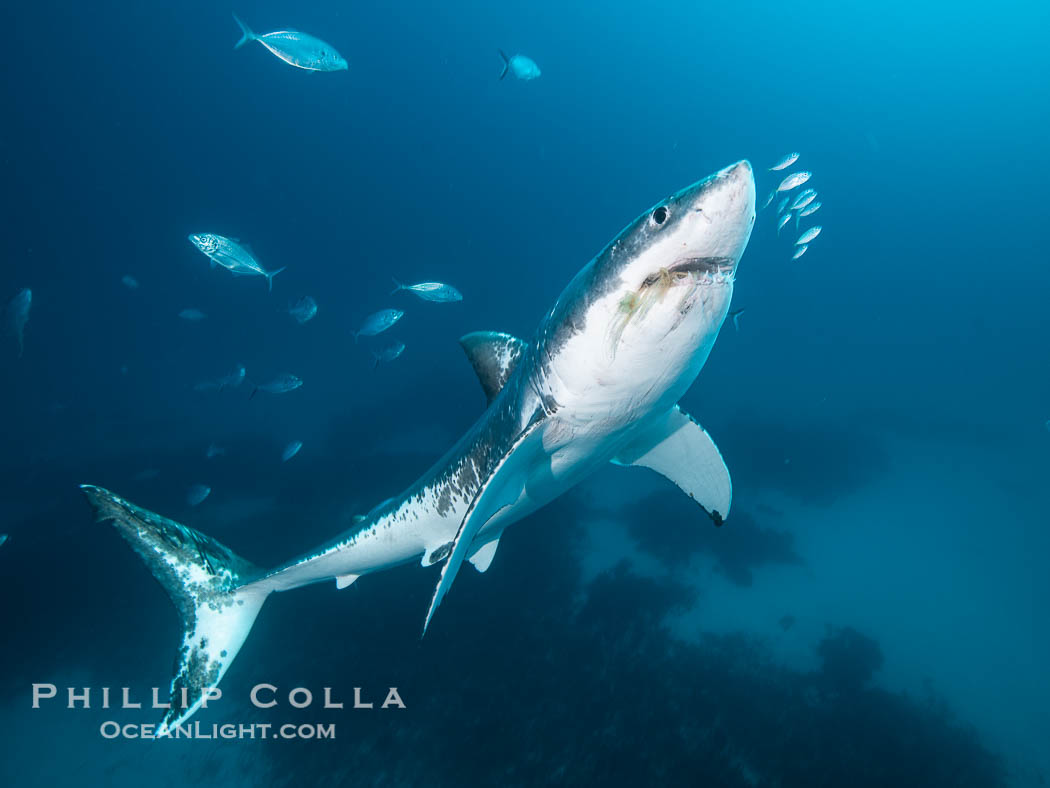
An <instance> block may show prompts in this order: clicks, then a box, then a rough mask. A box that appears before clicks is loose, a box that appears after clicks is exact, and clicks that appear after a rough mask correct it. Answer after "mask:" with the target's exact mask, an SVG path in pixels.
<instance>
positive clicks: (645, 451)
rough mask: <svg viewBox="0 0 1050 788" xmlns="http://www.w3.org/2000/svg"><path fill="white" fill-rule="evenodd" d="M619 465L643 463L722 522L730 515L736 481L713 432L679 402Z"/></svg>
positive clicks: (636, 441) (622, 454)
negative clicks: (733, 480) (709, 432)
mask: <svg viewBox="0 0 1050 788" xmlns="http://www.w3.org/2000/svg"><path fill="white" fill-rule="evenodd" d="M613 462H615V463H616V464H617V465H641V466H643V467H645V468H651V469H652V470H654V471H656V472H657V473H659V474H662V475H663V476H665V477H667V478H668V479H670V480H671V481H672V482H674V483H675V484H676V485H678V487H679V488H680V489H681V490H682V492H684V493H685V494H686V495H688V496H689V497H690V498H692V499H693V500H694V501H696V502H697V503H698V504H700V506H702V507H703V508H704V511H706V512H707V513H708V515H710V517H711V519H712V520H714V522H715V525H721V524H722V521H723V520H725V518H726V517H727V516H728V515H729V506H730V504H731V503H732V500H733V484H732V481H731V480H730V478H729V469H728V468H726V464H725V461H724V460H723V459H722V454H721V453H720V452H719V451H718V447H717V446H715V443H714V441H713V440H711V436H710V435H708V434H707V432H706V431H705V430H704V428H703V427H701V426H700V425H699V424H697V423H696V422H695V421H693V419H692V417H691V416H689V415H688V414H687V413H684V412H682V410H681V409H680V408H679V407H678V406H677V405H676V406H675V407H673V408H672V409H671V410H669V411H668V412H667V415H666V417H664V418H661V419H660V420H659V421H658V422H657V423H655V424H654V425H652V426H651V427H650V428H649V429H648V430H646V431H645V432H643V433H642V434H641V435H639V436H638V437H636V438H635V439H634V440H633V441H632V442H631V443H630V444H628V445H627V446H626V447H624V448H623V449H622V450H621V451H620V453H619V455H618V456H617V457H616V459H614V460H613Z"/></svg>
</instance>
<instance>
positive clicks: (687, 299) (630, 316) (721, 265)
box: [609, 257, 736, 358]
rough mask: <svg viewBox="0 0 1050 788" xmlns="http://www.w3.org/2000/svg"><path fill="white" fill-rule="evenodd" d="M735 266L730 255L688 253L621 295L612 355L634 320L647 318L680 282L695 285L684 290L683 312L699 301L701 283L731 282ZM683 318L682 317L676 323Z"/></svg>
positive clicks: (612, 333) (611, 340) (612, 329)
mask: <svg viewBox="0 0 1050 788" xmlns="http://www.w3.org/2000/svg"><path fill="white" fill-rule="evenodd" d="M735 266H736V263H735V261H734V260H733V259H732V258H730V257H687V258H683V259H681V260H678V261H676V262H675V263H673V264H672V265H670V266H668V267H667V268H661V269H660V270H659V271H656V272H654V273H652V274H650V275H649V276H647V277H646V278H645V279H644V280H643V281H642V284H641V286H640V287H639V288H638V289H637V290H629V291H627V292H626V293H625V294H624V295H623V297H622V298H621V299H620V303H619V313H618V314H617V316H616V319H615V320H613V322H612V325H611V326H610V331H609V343H610V344H609V352H610V354H611V356H612V357H613V358H615V357H616V348H617V346H618V345H619V344H620V339H621V337H622V336H623V332H624V330H625V329H626V328H627V325H628V324H629V323H630V322H631V321H632V320H644V319H645V316H646V314H648V312H649V310H650V309H652V307H653V306H654V305H655V304H657V303H659V302H660V301H662V300H663V299H664V298H665V297H667V296H668V295H669V294H670V293H671V292H672V290H673V289H674V286H675V285H676V284H688V285H692V287H690V288H689V289H688V290H684V291H680V292H681V296H680V303H679V312H680V314H681V315H685V313H686V312H688V311H689V310H690V309H691V308H692V306H693V305H694V303H695V299H694V298H692V296H693V294H694V293H695V292H696V288H697V287H703V286H713V285H727V284H731V283H732V281H733V272H734V269H735ZM680 322H681V318H679V320H677V321H676V322H675V327H677V325H678V323H680Z"/></svg>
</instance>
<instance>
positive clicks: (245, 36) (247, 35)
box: [233, 14, 258, 49]
mask: <svg viewBox="0 0 1050 788" xmlns="http://www.w3.org/2000/svg"><path fill="white" fill-rule="evenodd" d="M233 21H234V22H236V23H237V24H238V25H240V26H241V40H240V41H238V42H237V43H236V44H234V45H233V48H234V49H240V48H241V47H242V46H244V45H245V44H247V43H249V42H251V41H255V40H256V39H257V38H258V36H256V35H255V33H253V32H252V31H251V29H250V28H249V27H248V25H246V24H244V22H242V21H241V20H240V17H238V16H237V14H234V15H233Z"/></svg>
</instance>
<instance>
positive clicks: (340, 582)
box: [335, 575, 361, 590]
mask: <svg viewBox="0 0 1050 788" xmlns="http://www.w3.org/2000/svg"><path fill="white" fill-rule="evenodd" d="M360 576H361V575H339V576H338V577H337V578H336V579H335V587H336V588H337V589H339V590H342V589H344V588H346V587H347V586H351V585H353V584H354V581H355V580H357V578H359V577H360Z"/></svg>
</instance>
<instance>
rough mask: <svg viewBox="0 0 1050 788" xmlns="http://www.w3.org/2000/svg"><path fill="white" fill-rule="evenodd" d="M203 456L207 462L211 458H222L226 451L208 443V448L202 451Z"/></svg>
mask: <svg viewBox="0 0 1050 788" xmlns="http://www.w3.org/2000/svg"><path fill="white" fill-rule="evenodd" d="M204 456H205V458H207V459H209V460H210V459H212V458H213V457H224V456H226V449H224V448H222V446H216V445H215V444H214V443H209V444H208V448H207V449H205V450H204Z"/></svg>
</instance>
